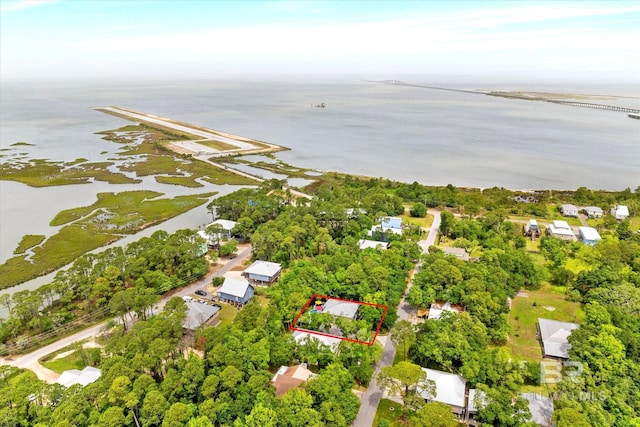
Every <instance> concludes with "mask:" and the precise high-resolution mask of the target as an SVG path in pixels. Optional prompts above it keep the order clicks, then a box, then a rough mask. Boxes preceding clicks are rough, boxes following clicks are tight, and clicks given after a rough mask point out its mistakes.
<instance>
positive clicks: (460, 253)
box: [440, 246, 471, 261]
mask: <svg viewBox="0 0 640 427" xmlns="http://www.w3.org/2000/svg"><path fill="white" fill-rule="evenodd" d="M440 249H442V252H444V253H445V255H451V256H454V257H456V258H458V259H461V260H462V261H469V260H470V259H471V257H470V256H469V252H467V250H466V249H465V248H454V247H453V246H443V247H442V248H440Z"/></svg>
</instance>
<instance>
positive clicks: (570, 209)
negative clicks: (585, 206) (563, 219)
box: [560, 203, 579, 217]
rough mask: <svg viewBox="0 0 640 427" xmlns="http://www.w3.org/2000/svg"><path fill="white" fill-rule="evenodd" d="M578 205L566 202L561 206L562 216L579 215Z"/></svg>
mask: <svg viewBox="0 0 640 427" xmlns="http://www.w3.org/2000/svg"><path fill="white" fill-rule="evenodd" d="M578 210H579V209H578V207H577V206H575V205H571V204H569V203H565V204H563V205H561V206H560V212H562V216H576V217H577V216H578Z"/></svg>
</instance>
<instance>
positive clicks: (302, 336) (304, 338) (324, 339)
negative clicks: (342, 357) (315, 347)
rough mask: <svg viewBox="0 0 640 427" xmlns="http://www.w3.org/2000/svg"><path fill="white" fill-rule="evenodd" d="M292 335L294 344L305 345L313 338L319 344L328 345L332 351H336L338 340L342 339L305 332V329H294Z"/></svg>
mask: <svg viewBox="0 0 640 427" xmlns="http://www.w3.org/2000/svg"><path fill="white" fill-rule="evenodd" d="M292 335H293V339H294V340H295V341H296V344H298V345H305V344H307V343H308V342H309V341H313V340H315V341H318V342H319V343H320V344H322V345H325V346H327V347H329V349H330V350H331V351H332V352H333V353H335V352H336V351H338V346H339V345H340V341H342V340H341V339H340V338H336V337H329V336H326V335H320V334H310V333H309V332H305V331H294V332H293V334H292Z"/></svg>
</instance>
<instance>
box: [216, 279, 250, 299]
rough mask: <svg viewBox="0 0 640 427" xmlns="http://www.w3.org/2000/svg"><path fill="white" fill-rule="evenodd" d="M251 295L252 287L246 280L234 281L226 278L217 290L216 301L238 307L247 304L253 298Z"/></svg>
mask: <svg viewBox="0 0 640 427" xmlns="http://www.w3.org/2000/svg"><path fill="white" fill-rule="evenodd" d="M253 294H254V289H253V286H251V284H250V283H249V282H248V281H247V280H246V279H242V280H235V279H230V278H228V277H226V278H225V279H224V283H223V284H222V286H220V289H218V299H220V300H222V301H224V302H228V303H229V304H235V305H238V306H243V305H245V304H246V303H247V302H249V300H250V299H251V298H253Z"/></svg>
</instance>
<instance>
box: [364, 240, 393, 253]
mask: <svg viewBox="0 0 640 427" xmlns="http://www.w3.org/2000/svg"><path fill="white" fill-rule="evenodd" d="M358 247H359V248H360V249H369V248H372V249H378V250H384V249H388V248H389V242H377V241H375V240H367V239H360V240H358Z"/></svg>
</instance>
